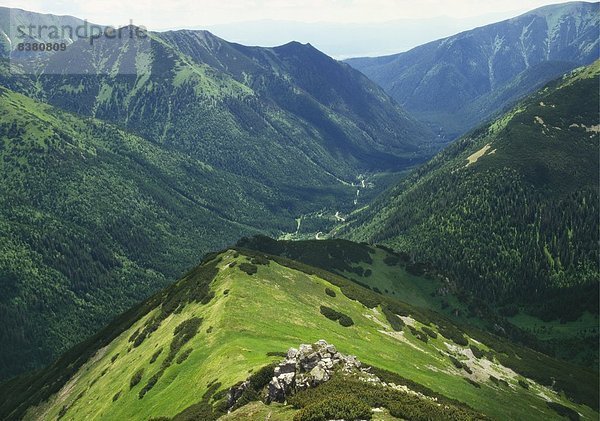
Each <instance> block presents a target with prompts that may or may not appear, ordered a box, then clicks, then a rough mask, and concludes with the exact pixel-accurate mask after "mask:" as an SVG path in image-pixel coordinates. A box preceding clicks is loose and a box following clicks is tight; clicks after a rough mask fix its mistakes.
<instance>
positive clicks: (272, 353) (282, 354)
mask: <svg viewBox="0 0 600 421" xmlns="http://www.w3.org/2000/svg"><path fill="white" fill-rule="evenodd" d="M267 357H282V358H285V357H287V352H282V351H269V352H267Z"/></svg>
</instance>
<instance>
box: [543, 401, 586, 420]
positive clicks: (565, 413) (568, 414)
mask: <svg viewBox="0 0 600 421" xmlns="http://www.w3.org/2000/svg"><path fill="white" fill-rule="evenodd" d="M546 405H548V407H550V408H551V409H552V410H554V412H556V413H557V414H558V415H560V416H562V417H565V418H568V419H569V420H571V421H579V413H577V412H576V411H574V410H573V409H571V408H568V407H566V406H564V405H561V404H560V403H557V402H546Z"/></svg>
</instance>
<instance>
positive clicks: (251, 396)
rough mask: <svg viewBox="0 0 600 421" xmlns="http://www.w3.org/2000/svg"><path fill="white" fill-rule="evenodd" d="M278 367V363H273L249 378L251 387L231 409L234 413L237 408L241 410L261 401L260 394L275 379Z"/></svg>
mask: <svg viewBox="0 0 600 421" xmlns="http://www.w3.org/2000/svg"><path fill="white" fill-rule="evenodd" d="M276 365H277V363H273V364H269V365H267V366H264V367H262V368H260V369H259V370H258V371H257V372H256V373H254V374H252V375H251V376H250V377H249V378H248V382H249V385H248V387H247V388H246V390H244V392H243V393H242V395H241V396H240V397H239V399H238V400H237V401H236V403H235V404H234V405H233V407H232V408H231V410H232V411H235V410H236V409H237V408H241V407H242V406H244V405H246V404H247V403H250V402H252V401H257V400H260V398H261V393H260V392H261V391H262V389H263V388H265V387H266V386H267V385H268V384H269V382H270V381H271V379H272V378H273V375H274V371H275V366H276ZM238 385H239V384H238Z"/></svg>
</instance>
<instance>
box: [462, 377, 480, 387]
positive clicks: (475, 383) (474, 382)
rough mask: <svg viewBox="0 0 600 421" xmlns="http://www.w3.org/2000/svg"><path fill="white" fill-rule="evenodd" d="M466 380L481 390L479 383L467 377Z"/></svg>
mask: <svg viewBox="0 0 600 421" xmlns="http://www.w3.org/2000/svg"><path fill="white" fill-rule="evenodd" d="M465 380H466V381H467V382H468V383H469V384H470V385H471V386H473V387H475V388H477V389H481V385H480V384H479V383H477V382H476V381H475V380H471V379H469V378H467V377H465Z"/></svg>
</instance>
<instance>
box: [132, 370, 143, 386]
mask: <svg viewBox="0 0 600 421" xmlns="http://www.w3.org/2000/svg"><path fill="white" fill-rule="evenodd" d="M143 376H144V369H143V368H140V369H139V370H138V371H136V372H135V373H133V376H131V380H130V381H129V388H130V389H133V388H134V387H135V386H136V385H137V384H138V383H139V382H140V381H141V380H142V377H143Z"/></svg>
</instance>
